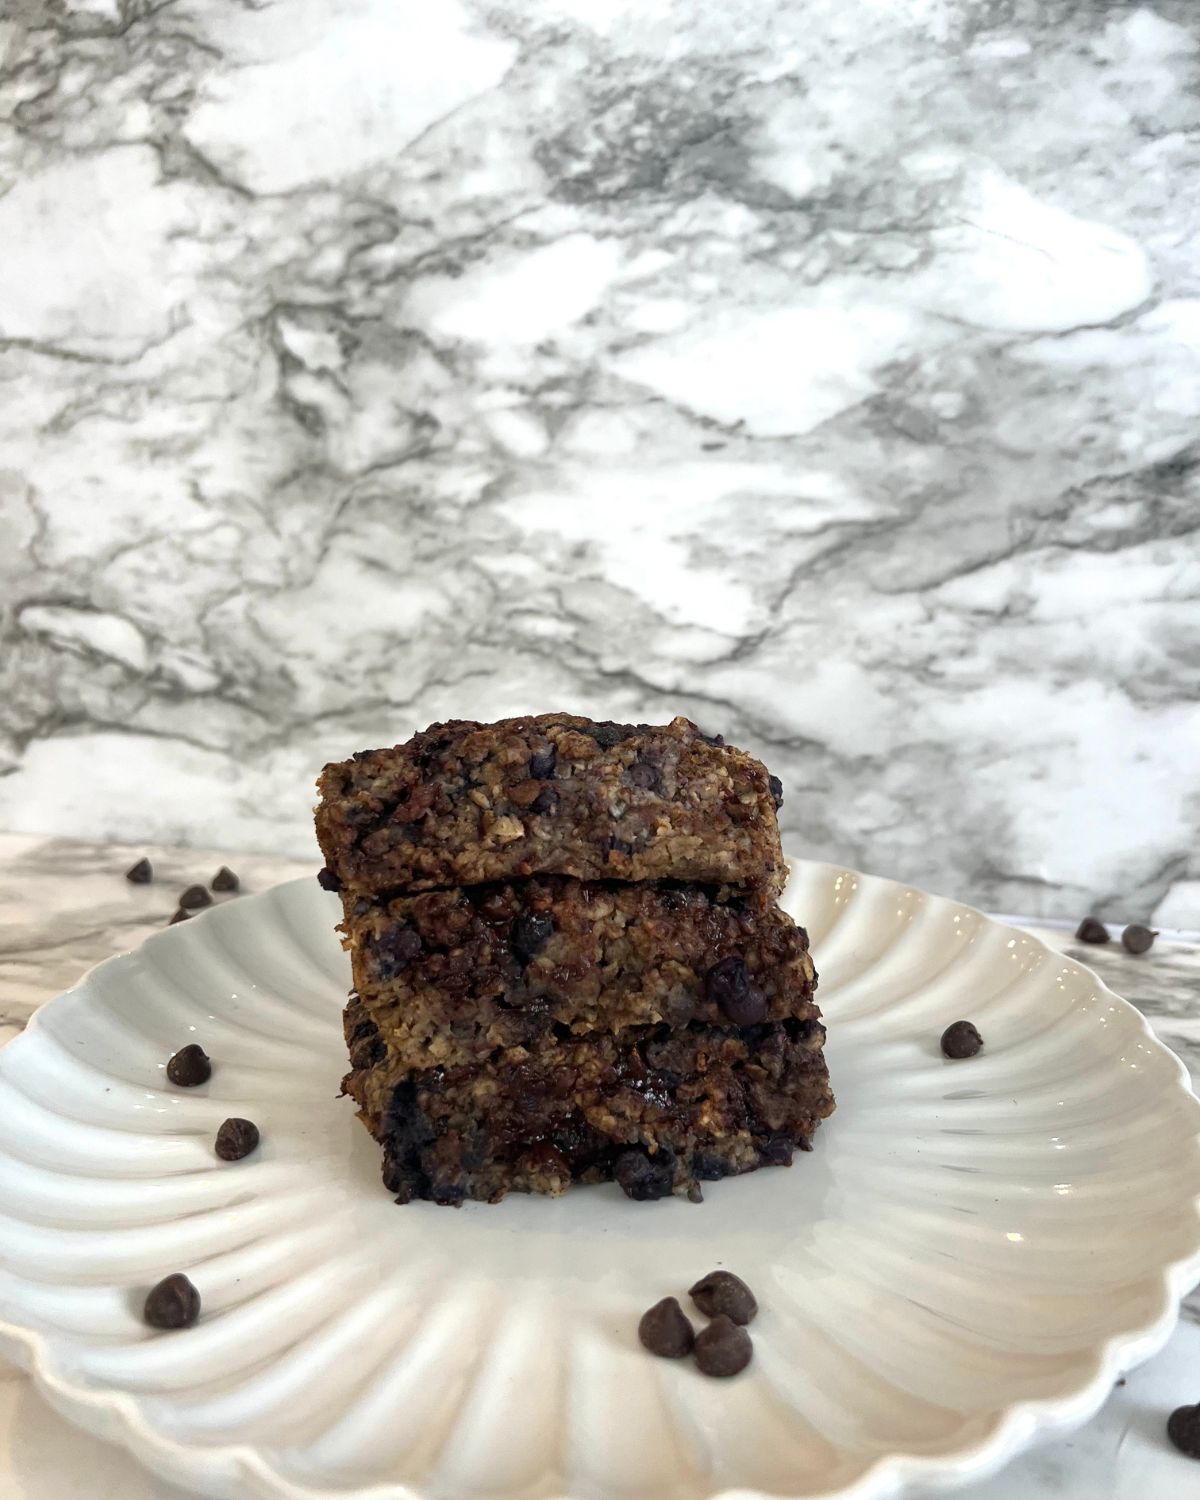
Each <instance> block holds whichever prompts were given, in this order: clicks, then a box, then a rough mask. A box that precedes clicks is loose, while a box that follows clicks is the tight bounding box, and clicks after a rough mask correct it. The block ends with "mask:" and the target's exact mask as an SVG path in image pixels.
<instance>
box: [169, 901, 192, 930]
mask: <svg viewBox="0 0 1200 1500" xmlns="http://www.w3.org/2000/svg"><path fill="white" fill-rule="evenodd" d="M190 916H191V912H190V911H184V909H183V907H182V906H181V907H180V908H179V910H178V911H177V912H176V913H175V915H174V916H173V917H172V918H171V920H170V921H169V922H168V923H167V926H168V927H174V925H175V923H176V922H186V921H187V919H188V918H189V917H190Z"/></svg>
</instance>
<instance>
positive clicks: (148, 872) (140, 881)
mask: <svg viewBox="0 0 1200 1500" xmlns="http://www.w3.org/2000/svg"><path fill="white" fill-rule="evenodd" d="M125 879H126V880H131V881H132V882H133V883H134V885H149V884H150V882H151V881H152V880H153V879H154V866H153V865H152V864H151V863H150V861H149V860H148V859H139V860H138V862H137V864H136V865H130V866H129V868H128V870H126V871H125Z"/></svg>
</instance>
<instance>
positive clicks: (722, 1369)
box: [695, 1313, 754, 1380]
mask: <svg viewBox="0 0 1200 1500" xmlns="http://www.w3.org/2000/svg"><path fill="white" fill-rule="evenodd" d="M753 1353H754V1345H753V1344H752V1343H751V1342H750V1335H749V1334H748V1333H747V1332H746V1330H745V1329H744V1328H739V1327H738V1325H737V1324H736V1323H735V1322H734V1321H733V1320H732V1319H731V1318H727V1317H726V1316H725V1314H724V1313H722V1314H721V1315H720V1316H719V1317H716V1318H714V1319H713V1320H712V1322H711V1323H710V1324H709V1325H708V1327H707V1328H702V1329H701V1330H700V1332H699V1333H698V1334H697V1335H696V1348H695V1354H696V1363H697V1365H699V1367H700V1369H701V1370H702V1371H703V1373H704V1374H705V1375H715V1376H716V1377H717V1378H718V1379H722V1380H723V1379H725V1378H726V1377H727V1376H729V1375H736V1374H737V1373H738V1371H739V1370H744V1369H745V1368H746V1366H747V1365H748V1364H749V1363H750V1357H751V1355H752V1354H753Z"/></svg>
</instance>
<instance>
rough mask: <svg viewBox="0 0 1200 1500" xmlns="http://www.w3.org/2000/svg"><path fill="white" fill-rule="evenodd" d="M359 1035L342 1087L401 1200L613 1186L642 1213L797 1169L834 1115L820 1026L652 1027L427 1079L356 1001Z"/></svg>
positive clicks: (512, 1055) (497, 1058)
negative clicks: (641, 1205) (400, 1056)
mask: <svg viewBox="0 0 1200 1500" xmlns="http://www.w3.org/2000/svg"><path fill="white" fill-rule="evenodd" d="M346 1031H347V1035H348V1036H349V1037H350V1038H351V1062H352V1071H351V1072H350V1073H349V1074H348V1075H347V1077H346V1079H345V1080H344V1083H343V1088H344V1090H345V1092H347V1093H348V1094H349V1095H350V1096H351V1097H352V1098H353V1099H354V1101H355V1103H356V1104H357V1105H358V1108H359V1112H360V1114H361V1116H362V1118H363V1121H364V1123H365V1124H366V1126H367V1128H368V1129H369V1130H370V1131H371V1133H372V1135H374V1136H375V1138H376V1140H378V1141H379V1143H380V1145H381V1146H382V1147H383V1153H384V1167H383V1179H384V1183H385V1185H386V1187H387V1188H388V1189H389V1191H391V1192H393V1193H395V1194H396V1196H397V1199H398V1200H399V1201H402V1202H408V1201H410V1200H411V1199H413V1198H431V1199H433V1200H434V1201H435V1202H438V1203H448V1204H452V1203H459V1202H461V1201H462V1200H463V1199H466V1198H475V1199H483V1200H486V1201H489V1202H495V1201H497V1200H498V1199H500V1198H502V1197H503V1196H504V1194H505V1193H506V1192H509V1191H525V1192H539V1193H561V1192H564V1191H565V1190H566V1189H567V1187H569V1186H570V1185H571V1183H572V1182H607V1181H610V1180H613V1179H615V1180H616V1181H617V1182H618V1183H619V1184H620V1186H621V1187H622V1188H623V1189H624V1191H625V1193H626V1194H627V1195H628V1196H629V1197H631V1198H634V1199H651V1198H662V1197H666V1196H667V1195H669V1194H672V1193H674V1194H685V1195H687V1196H689V1197H691V1198H693V1199H698V1198H699V1197H700V1188H699V1184H700V1182H702V1181H711V1180H714V1179H716V1178H720V1177H727V1176H733V1175H736V1174H739V1173H743V1172H752V1171H754V1170H755V1169H756V1168H757V1167H760V1166H768V1165H772V1166H773V1165H786V1164H787V1163H789V1162H790V1161H791V1158H792V1153H793V1151H794V1150H795V1149H796V1148H799V1149H801V1150H806V1149H808V1146H809V1141H810V1137H811V1135H812V1133H813V1131H814V1130H815V1129H816V1127H817V1125H818V1124H819V1123H820V1121H821V1120H822V1119H823V1118H824V1117H825V1116H827V1115H828V1114H830V1113H831V1111H832V1109H833V1095H832V1094H831V1092H830V1089H829V1077H828V1073H827V1071H826V1068H825V1060H824V1057H823V1056H822V1052H821V1044H822V1042H823V1040H824V1027H823V1026H822V1025H821V1023H820V1022H819V1021H817V1020H808V1021H783V1022H779V1023H772V1022H767V1023H764V1024H763V1025H761V1026H751V1027H744V1028H741V1029H740V1030H734V1031H724V1030H718V1029H715V1028H712V1027H707V1026H702V1025H698V1024H692V1025H689V1026H685V1027H683V1028H681V1029H673V1028H671V1027H670V1026H667V1025H663V1026H646V1027H638V1028H633V1029H630V1030H628V1031H626V1032H625V1033H624V1034H623V1035H622V1036H620V1037H615V1036H611V1035H607V1034H603V1033H600V1034H593V1035H588V1036H581V1037H566V1038H562V1039H558V1038H554V1039H552V1040H551V1041H549V1042H548V1043H546V1044H545V1045H544V1046H543V1047H541V1048H539V1049H538V1050H537V1051H535V1052H531V1051H528V1050H526V1049H524V1048H513V1049H500V1050H499V1051H498V1052H497V1053H496V1054H495V1055H494V1056H493V1057H492V1058H491V1059H489V1061H487V1062H486V1063H483V1064H480V1065H478V1066H463V1067H457V1068H444V1067H437V1068H431V1069H425V1070H420V1071H416V1072H414V1071H412V1070H411V1068H409V1067H408V1066H407V1065H406V1064H404V1063H402V1062H400V1061H398V1060H397V1059H396V1058H394V1057H392V1056H390V1055H389V1054H388V1051H387V1048H386V1046H385V1044H384V1041H383V1038H382V1037H381V1035H380V1033H379V1032H378V1030H377V1029H376V1028H375V1025H374V1022H373V1021H372V1020H371V1019H370V1018H369V1016H367V1014H366V1012H365V1010H364V1009H363V1007H362V1005H361V1002H360V1001H358V1000H357V999H352V1000H351V1003H350V1005H349V1007H348V1008H347V1015H346Z"/></svg>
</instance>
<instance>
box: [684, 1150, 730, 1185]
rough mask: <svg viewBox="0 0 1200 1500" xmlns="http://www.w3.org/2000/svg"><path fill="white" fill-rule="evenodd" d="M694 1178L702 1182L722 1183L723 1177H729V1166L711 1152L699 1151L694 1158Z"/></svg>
mask: <svg viewBox="0 0 1200 1500" xmlns="http://www.w3.org/2000/svg"><path fill="white" fill-rule="evenodd" d="M692 1176H693V1177H698V1178H699V1179H700V1181H701V1182H720V1180H721V1178H722V1177H728V1176H729V1165H728V1163H727V1162H726V1161H724V1160H723V1158H721V1157H719V1156H714V1155H713V1154H712V1153H711V1152H710V1151H697V1152H696V1154H695V1155H694V1156H693V1157H692Z"/></svg>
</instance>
